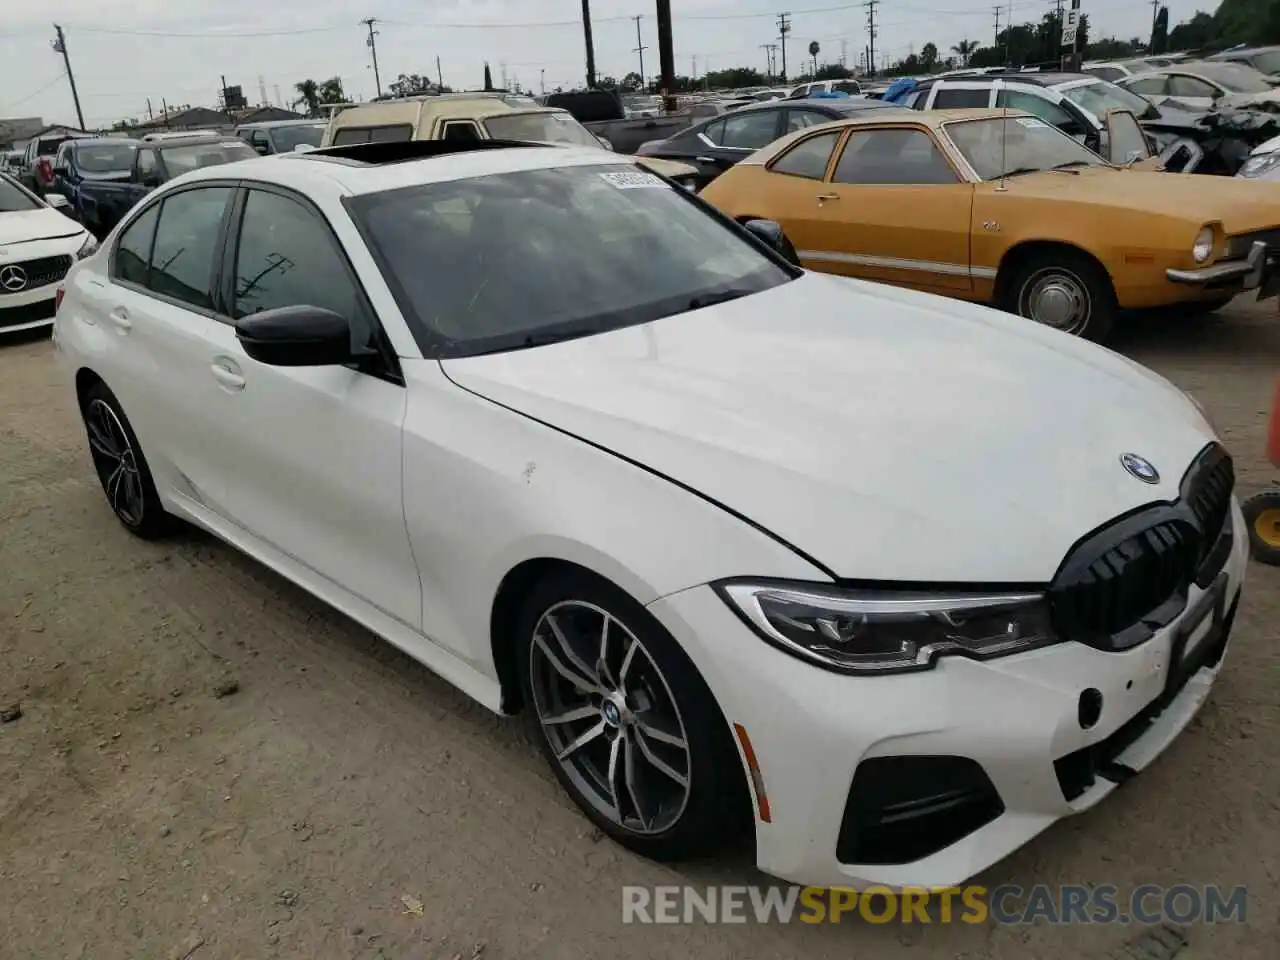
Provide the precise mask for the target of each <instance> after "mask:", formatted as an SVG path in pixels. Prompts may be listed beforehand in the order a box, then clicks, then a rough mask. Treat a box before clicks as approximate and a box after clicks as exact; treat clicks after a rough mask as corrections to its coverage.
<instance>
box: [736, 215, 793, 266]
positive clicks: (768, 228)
mask: <svg viewBox="0 0 1280 960" xmlns="http://www.w3.org/2000/svg"><path fill="white" fill-rule="evenodd" d="M743 226H744V227H745V228H746V230H747V232H748V233H750V234H751V235H752V236H753V237H755V238H756V239H757V240H759V241H760V242H761V243H763V244H765V246H767V247H769V248H770V249H771V250H773V251H775V252H776V253H779V254H781V255H782V256H783V258H784V259H786V261H787V262H788V263H790V264H792V265H794V266H797V267H798V266H800V257H799V255H798V254H797V253H796V248H795V247H794V246H792V244H791V241H790V240H789V239H787V235H786V234H785V233H784V232H783V230H782V227H781V225H780V224H778V222H777V221H775V220H748V221H747V222H746V223H744V224H743Z"/></svg>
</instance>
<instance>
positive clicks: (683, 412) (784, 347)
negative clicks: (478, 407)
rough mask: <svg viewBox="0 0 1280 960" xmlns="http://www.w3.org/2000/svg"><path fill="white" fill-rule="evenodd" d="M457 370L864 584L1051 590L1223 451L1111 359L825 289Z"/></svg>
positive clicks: (775, 294) (947, 314)
mask: <svg viewBox="0 0 1280 960" xmlns="http://www.w3.org/2000/svg"><path fill="white" fill-rule="evenodd" d="M442 366H443V368H444V371H445V373H446V374H447V375H448V376H449V377H450V378H452V379H453V380H454V381H455V382H456V383H458V384H459V385H460V386H462V387H465V388H467V389H469V390H471V391H473V392H475V393H477V394H479V395H481V396H484V397H488V398H490V399H492V400H494V401H496V402H499V403H502V404H504V405H506V406H508V407H510V408H512V409H514V410H516V411H519V412H522V413H524V414H527V415H529V416H531V417H535V418H537V419H539V420H542V421H544V422H546V423H549V424H551V425H553V426H555V427H558V428H560V429H562V430H564V431H566V432H568V433H571V434H574V435H576V436H579V437H581V438H583V439H584V440H587V441H589V442H591V443H593V444H597V445H599V446H601V447H603V448H605V449H607V450H611V451H614V452H615V453H617V454H620V455H622V456H624V457H627V458H629V459H632V460H634V461H637V462H639V463H642V464H644V465H646V466H647V467H649V468H650V469H652V470H655V471H657V472H658V473H660V474H664V475H666V476H668V477H670V478H672V479H673V480H676V481H678V482H679V483H681V484H684V485H686V486H688V487H690V488H692V489H694V490H697V491H699V492H700V493H702V494H703V495H705V496H707V497H708V498H711V499H712V500H714V501H717V502H719V503H721V504H723V505H724V506H726V507H728V508H729V509H731V510H733V511H736V512H737V513H739V514H741V515H743V516H745V517H747V518H749V519H750V520H751V521H752V522H754V523H756V524H758V525H760V526H761V527H763V528H764V529H766V530H768V531H771V532H772V533H773V534H774V535H776V536H777V537H779V538H781V539H783V540H785V541H787V542H788V543H790V544H792V545H794V546H795V547H796V548H798V549H799V550H801V551H803V552H805V553H807V554H808V555H809V556H811V557H813V558H815V559H816V560H818V561H819V562H820V563H821V564H823V565H824V566H826V567H827V568H829V569H830V570H831V571H833V572H834V573H835V574H836V575H837V576H840V577H846V578H866V579H876V580H901V581H911V580H915V581H934V582H957V581H960V582H990V583H995V582H1002V583H1012V582H1047V581H1048V580H1050V579H1051V578H1052V576H1053V574H1054V572H1055V571H1056V569H1057V567H1058V564H1059V562H1060V561H1061V559H1062V557H1063V556H1064V555H1065V554H1066V553H1067V551H1068V550H1069V549H1070V548H1071V546H1072V545H1073V544H1074V543H1075V542H1076V541H1077V540H1078V539H1079V538H1080V537H1081V536H1082V535H1084V534H1085V533H1087V532H1088V531H1090V530H1092V529H1094V528H1095V527H1097V526H1099V525H1101V524H1103V523H1105V522H1106V521H1108V520H1110V519H1112V518H1114V517H1115V516H1117V515H1118V514H1121V513H1124V512H1125V511H1127V510H1131V509H1133V508H1135V507H1138V506H1140V505H1143V504H1146V503H1150V502H1152V501H1156V500H1162V499H1173V498H1174V497H1176V496H1177V488H1178V482H1179V480H1180V478H1181V476H1182V474H1183V473H1184V471H1185V470H1186V468H1187V467H1188V465H1189V464H1190V463H1191V461H1192V459H1193V458H1194V457H1195V455H1196V454H1197V453H1198V452H1199V451H1200V450H1201V449H1203V447H1204V446H1205V444H1206V443H1208V442H1209V441H1210V440H1211V439H1212V431H1211V430H1210V428H1209V427H1208V426H1207V425H1206V424H1205V422H1204V419H1203V417H1202V416H1201V415H1200V413H1199V412H1198V411H1197V410H1196V408H1195V407H1194V406H1193V405H1192V403H1191V402H1190V401H1189V400H1187V398H1186V397H1185V396H1183V395H1182V393H1181V392H1180V391H1179V390H1177V388H1175V387H1173V386H1171V385H1170V384H1168V383H1167V382H1166V381H1164V380H1162V379H1161V378H1159V377H1158V376H1156V375H1155V374H1153V373H1151V372H1150V371H1146V370H1144V369H1143V368H1141V367H1138V366H1137V365H1136V364H1134V363H1132V362H1131V361H1128V360H1126V359H1124V358H1123V357H1120V356H1118V355H1117V354H1114V353H1111V352H1110V351H1108V350H1105V349H1103V348H1101V347H1097V346H1094V345H1092V344H1089V343H1085V342H1083V341H1080V340H1077V339H1075V338H1072V337H1069V336H1066V335H1065V334H1059V333H1056V332H1054V331H1051V330H1048V329H1046V328H1043V327H1039V326H1037V325H1036V324H1034V323H1030V322H1028V321H1026V320H1022V319H1019V318H1016V317H1010V316H1007V315H1005V314H1002V313H998V312H996V311H994V310H988V309H986V308H983V307H976V306H972V305H969V304H964V303H961V302H958V301H955V300H948V299H943V298H940V297H933V296H929V295H927V294H920V293H914V292H911V291H906V290H899V289H896V288H892V287H887V286H881V285H877V284H871V283H863V282H860V281H856V280H849V279H845V278H840V277H832V276H827V275H822V274H812V273H811V274H805V275H804V276H802V277H801V278H800V279H798V280H795V281H793V282H791V283H787V284H784V285H782V286H780V287H776V288H774V289H772V290H768V291H765V292H764V293H758V294H755V295H752V296H748V297H744V298H741V299H739V300H735V301H730V302H728V303H725V304H721V305H718V306H714V307H708V308H704V309H701V310H697V311H693V312H691V313H686V314H680V315H677V316H674V317H668V318H665V319H662V320H658V321H655V322H652V323H648V324H643V325H640V326H635V327H630V328H626V329H622V330H616V331H613V332H611V333H607V334H601V335H597V336H591V337H583V338H581V339H578V340H572V341H568V342H565V343H560V344H554V345H550V346H545V347H537V348H531V349H526V350H515V351H510V352H507V353H502V354H493V355H489V356H483V357H471V358H466V359H459V360H446V361H443V362H442ZM1123 453H1136V454H1139V455H1140V456H1143V457H1146V458H1147V459H1148V460H1150V461H1151V462H1152V463H1153V464H1155V465H1156V467H1157V469H1158V470H1159V471H1160V473H1161V480H1160V482H1159V483H1158V484H1157V485H1154V486H1153V485H1148V484H1145V483H1142V482H1140V481H1138V480H1135V479H1134V478H1133V477H1131V476H1130V475H1129V474H1128V473H1126V472H1125V470H1124V469H1123V468H1122V467H1121V465H1120V460H1119V458H1120V455H1121V454H1123ZM619 509H626V505H625V504H620V505H619ZM742 573H743V574H744V575H749V574H753V573H757V571H752V570H743V571H742Z"/></svg>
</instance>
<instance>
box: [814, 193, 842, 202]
mask: <svg viewBox="0 0 1280 960" xmlns="http://www.w3.org/2000/svg"><path fill="white" fill-rule="evenodd" d="M839 199H840V194H838V193H820V194H818V202H819V203H821V202H822V201H824V200H839Z"/></svg>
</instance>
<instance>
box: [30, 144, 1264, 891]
mask: <svg viewBox="0 0 1280 960" xmlns="http://www.w3.org/2000/svg"><path fill="white" fill-rule="evenodd" d="M415 151H416V152H415ZM762 232H767V231H762ZM55 334H56V343H57V345H58V348H59V350H60V351H61V353H62V355H63V356H64V358H65V360H66V362H67V366H68V369H69V371H70V374H71V380H72V381H73V382H74V390H75V396H76V400H77V403H78V406H79V409H80V410H81V411H82V413H83V417H84V423H85V427H86V431H87V438H88V446H89V452H90V455H91V457H92V461H93V464H94V466H95V468H96V470H97V473H98V476H99V477H100V478H101V481H102V485H103V487H104V489H105V491H106V497H107V500H108V502H109V504H110V506H111V509H112V510H114V511H115V514H116V515H117V516H118V517H119V519H120V521H121V523H123V524H124V526H125V527H126V528H128V529H129V530H130V531H132V532H134V533H135V534H137V535H139V536H142V537H153V536H157V535H159V534H161V533H163V532H165V531H166V530H168V529H170V528H171V526H172V521H173V520H174V519H175V518H181V519H183V520H186V521H189V522H192V523H195V524H197V525H199V526H201V527H204V528H205V529H207V530H209V531H212V532H213V533H214V534H215V535H217V536H219V537H221V538H223V539H224V540H226V541H228V542H229V543H231V544H233V545H235V546H236V547H238V548H240V549H241V550H243V551H244V552H246V553H248V554H250V555H251V556H253V557H255V558H257V559H258V560H260V561H261V562H262V563H264V564H266V565H267V566H269V567H271V568H273V569H274V570H276V571H278V572H280V573H282V574H283V575H285V576H286V577H289V578H291V579H293V580H294V581H296V582H297V583H299V584H301V585H302V586H303V587H305V588H306V589H308V590H310V591H312V592H313V593H315V594H316V595H317V596H319V597H321V598H323V599H324V600H326V601H328V602H329V603H331V604H333V605H334V606H335V607H337V608H338V609H340V610H342V611H344V612H345V613H347V614H348V615H350V616H351V617H353V618H354V619H356V620H358V621H359V622H360V623H362V624H364V625H365V626H367V627H368V628H369V629H371V630H373V631H375V632H377V633H378V634H380V635H381V636H383V637H385V638H386V639H387V640H388V641H390V642H391V643H393V644H395V645H397V646H399V647H401V648H402V649H404V650H405V651H407V652H408V653H409V654H410V655H411V656H413V657H415V658H417V659H418V660H420V661H422V662H423V663H424V664H426V665H427V666H429V667H430V668H432V669H434V670H436V671H437V672H439V673H440V674H441V675H443V676H444V677H446V678H447V679H448V680H450V681H452V682H453V683H455V684H456V685H457V686H459V687H460V688H461V689H463V690H464V691H466V692H467V693H468V694H470V695H471V696H473V697H474V698H476V699H477V700H479V701H480V702H481V703H483V704H484V705H486V706H487V707H489V708H491V709H492V710H494V711H500V712H504V713H511V712H515V711H516V710H518V709H520V708H522V707H527V708H529V709H531V710H532V711H533V712H534V714H535V715H536V718H537V721H538V723H539V724H540V728H541V737H540V743H541V746H542V749H544V750H545V752H546V754H547V757H548V759H549V761H550V764H551V767H552V769H553V770H554V771H555V773H556V775H557V776H558V778H559V779H560V781H561V783H562V784H563V785H564V788H565V789H566V790H567V791H568V792H569V794H570V795H571V796H572V797H573V799H574V800H575V801H576V802H577V804H578V805H579V806H580V807H581V808H582V810H583V811H584V812H585V813H586V815H587V816H588V817H590V818H591V819H592V820H593V821H594V822H595V823H596V824H597V825H599V827H600V828H601V829H602V830H603V831H605V832H606V833H607V834H609V835H610V836H611V837H613V838H614V839H616V840H617V841H619V842H620V843H622V844H624V845H626V846H628V847H630V848H631V849H633V850H636V851H639V852H641V853H643V854H646V855H650V856H653V857H658V858H664V859H673V858H678V857H681V856H686V855H689V854H692V853H694V852H696V851H700V850H703V849H704V848H706V847H708V846H710V845H712V844H714V843H717V842H720V841H723V840H726V839H728V835H729V834H732V833H733V832H734V831H735V830H738V829H746V830H750V831H752V833H753V836H754V840H755V850H756V856H757V859H758V863H759V865H760V867H761V868H762V869H764V870H765V871H767V872H770V873H772V874H775V875H778V876H780V877H784V878H787V879H791V880H796V881H801V882H806V883H812V884H822V885H847V886H859V885H865V884H868V883H872V882H877V883H887V884H890V885H914V884H927V885H941V884H951V883H956V882H959V881H962V880H964V879H966V878H967V877H969V876H971V875H972V874H974V873H975V872H977V871H979V870H981V869H983V868H985V867H986V866H987V865H989V864H991V863H992V862H994V861H995V860H997V859H999V858H1001V857H1003V856H1005V855H1006V854H1008V853H1009V852H1010V851H1012V850H1014V849H1016V848H1017V847H1018V846H1020V845H1021V844H1023V843H1024V842H1025V841H1027V840H1028V839H1029V838H1031V837H1032V836H1034V835H1035V834H1036V833H1038V832H1039V831H1041V830H1043V829H1044V828H1045V827H1047V826H1048V825H1049V824H1051V823H1053V822H1054V821H1055V820H1057V819H1059V818H1061V817H1064V816H1066V815H1068V814H1072V813H1075V812H1077V811H1080V810H1083V809H1085V808H1088V807H1090V806H1092V805H1094V804H1095V803H1097V802H1098V801H1100V800H1101V799H1102V798H1103V797H1105V796H1106V795H1107V794H1108V793H1109V792H1111V791H1112V790H1114V789H1115V788H1116V786H1117V785H1118V784H1120V783H1123V782H1124V781H1125V780H1126V779H1127V778H1129V777H1130V776H1132V775H1133V774H1134V773H1135V772H1136V771H1140V770H1141V769H1142V768H1144V767H1146V766H1147V765H1148V764H1149V763H1151V761H1152V760H1153V758H1154V757H1155V756H1156V755H1157V754H1159V753H1160V752H1161V751H1162V750H1163V749H1164V748H1165V747H1166V746H1168V744H1169V743H1170V741H1171V740H1172V739H1173V738H1174V737H1175V736H1176V735H1177V734H1178V733H1179V732H1180V731H1181V730H1182V729H1183V728H1184V727H1186V726H1187V724H1188V722H1189V721H1190V719H1191V717H1192V716H1193V715H1194V714H1195V712H1196V711H1197V709H1198V708H1199V707H1200V706H1201V704H1202V703H1203V702H1204V700H1205V697H1206V696H1207V694H1208V692H1209V688H1210V686H1211V684H1212V683H1213V680H1214V678H1215V676H1216V674H1217V672H1218V669H1219V665H1220V663H1221V662H1222V657H1223V654H1224V651H1225V649H1226V644H1227V637H1228V634H1229V632H1230V628H1231V623H1232V618H1233V616H1234V613H1235V610H1236V605H1237V601H1238V599H1239V595H1240V589H1241V581H1242V577H1243V573H1244V568H1245V541H1246V537H1245V534H1244V531H1243V525H1242V519H1241V516H1240V511H1239V507H1238V505H1237V504H1236V501H1235V499H1234V495H1233V486H1234V477H1233V473H1232V464H1231V460H1230V458H1229V457H1228V455H1227V453H1226V452H1225V450H1224V449H1223V448H1222V447H1221V446H1220V444H1219V443H1218V440H1217V438H1216V436H1215V433H1214V430H1213V429H1212V427H1211V426H1210V425H1209V423H1208V422H1206V419H1205V417H1204V416H1203V414H1202V412H1201V411H1200V409H1199V408H1198V406H1197V405H1196V404H1195V403H1194V401H1192V400H1191V399H1190V398H1189V397H1187V396H1186V395H1185V394H1183V393H1182V392H1180V391H1179V390H1177V389H1176V388H1174V387H1172V386H1171V385H1170V384H1168V383H1167V382H1165V381H1164V380H1162V379H1160V378H1159V377H1157V376H1155V375H1154V374H1152V373H1149V372H1148V371H1146V370H1144V369H1143V368H1141V367H1138V366H1137V365H1135V364H1133V363H1130V362H1129V361H1127V360H1125V359H1123V358H1122V357H1119V356H1117V355H1116V354H1114V353H1111V352H1108V351H1106V350H1103V349H1101V348H1099V347H1096V346H1094V345H1092V344H1089V343H1085V342H1082V341H1079V340H1076V339H1074V338H1071V337H1067V336H1063V335H1060V334H1057V333H1055V332H1053V331H1051V330H1048V329H1046V328H1044V327H1042V326H1040V325H1038V324H1031V323H1027V322H1025V321H1024V320H1020V319H1018V318H1016V317H1011V316H1006V315H1004V314H1001V313H997V312H994V311H991V310H987V309H983V308H979V307H973V306H968V305H965V304H961V303H957V302H955V301H953V300H944V299H939V298H934V297H931V296H927V295H923V294H916V293H911V292H906V291H902V290H897V289H893V288H890V287H882V286H877V285H873V284H866V283H860V282H855V281H850V280H845V279H841V278H838V277H831V276H824V275H822V274H810V273H806V272H804V271H802V270H800V269H798V268H796V267H794V266H792V265H791V264H790V263H789V262H788V261H787V259H786V258H785V256H782V255H780V254H778V253H776V252H775V251H774V250H773V249H771V248H770V247H769V246H768V245H766V244H765V243H764V242H762V241H761V240H759V239H758V236H757V235H756V234H753V233H751V232H750V231H748V230H746V229H743V228H742V227H739V226H738V225H736V224H733V223H731V222H729V221H727V220H725V219H724V218H723V217H722V216H721V215H720V214H718V213H716V212H715V211H714V210H712V209H710V208H709V207H708V206H707V205H705V204H704V203H702V202H701V201H700V200H698V199H697V198H696V197H693V196H692V195H690V194H688V193H687V192H686V191H683V190H680V189H678V188H675V187H673V186H672V185H671V184H670V183H669V182H667V181H664V180H662V179H660V178H658V177H655V176H653V175H652V174H649V173H645V172H643V171H641V170H640V169H639V168H637V167H636V166H635V165H634V162H633V161H632V160H631V159H630V158H627V157H621V156H616V155H606V154H604V153H602V152H600V151H594V150H586V149H582V150H577V149H570V148H565V147H556V148H542V147H535V146H528V145H523V146H518V145H510V144H502V143H491V144H486V145H483V148H481V146H480V145H475V144H452V143H434V144H432V143H427V144H412V145H405V144H365V145H359V146H352V147H345V148H339V149H336V150H326V151H315V152H311V153H306V154H298V155H295V156H289V157H284V158H279V159H274V160H250V161H245V162H243V163H236V164H230V165H225V166H219V167H216V168H209V169H206V170H200V171H196V172H194V173H192V174H189V175H187V176H183V177H180V178H178V179H177V180H175V181H173V182H172V183H170V184H167V185H166V186H165V187H162V188H161V189H159V190H157V191H156V192H155V193H153V194H151V195H150V196H149V197H148V198H147V199H146V201H144V202H143V203H142V204H140V205H139V206H138V207H137V208H136V209H134V210H133V211H132V212H131V213H130V214H129V216H128V217H127V218H126V220H125V221H124V222H122V223H121V224H120V226H118V227H117V228H116V230H115V231H114V232H113V233H112V235H111V236H110V237H109V238H108V240H107V241H106V242H105V243H104V244H103V248H102V249H101V250H100V251H99V252H98V253H97V254H96V255H94V256H93V257H91V258H90V259H89V260H88V261H87V262H85V263H83V264H81V265H79V266H77V267H76V268H75V269H73V271H72V273H71V275H70V276H69V278H68V280H67V282H66V287H65V298H64V299H63V300H62V302H61V307H60V309H59V311H58V317H57V325H56V330H55ZM424 789H429V785H425V784H424Z"/></svg>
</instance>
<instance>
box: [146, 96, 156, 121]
mask: <svg viewBox="0 0 1280 960" xmlns="http://www.w3.org/2000/svg"><path fill="white" fill-rule="evenodd" d="M155 118H156V115H155V114H154V113H152V112H151V98H150V97H147V120H148V122H149V121H152V120H155Z"/></svg>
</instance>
